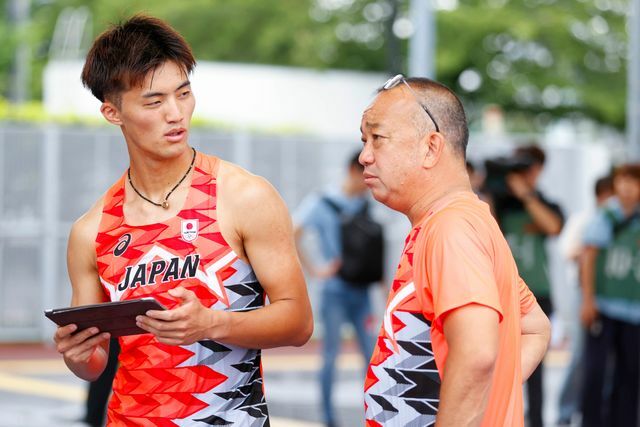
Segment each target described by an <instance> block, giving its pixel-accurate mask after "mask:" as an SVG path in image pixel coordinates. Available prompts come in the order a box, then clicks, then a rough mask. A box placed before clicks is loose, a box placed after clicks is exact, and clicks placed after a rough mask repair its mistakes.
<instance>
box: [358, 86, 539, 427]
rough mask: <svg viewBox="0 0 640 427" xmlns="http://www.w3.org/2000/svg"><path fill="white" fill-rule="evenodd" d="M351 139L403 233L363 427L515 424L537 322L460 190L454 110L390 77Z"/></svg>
mask: <svg viewBox="0 0 640 427" xmlns="http://www.w3.org/2000/svg"><path fill="white" fill-rule="evenodd" d="M361 131H362V141H363V143H364V146H363V149H362V152H361V154H360V162H361V163H362V164H363V165H364V178H365V182H366V184H367V185H368V186H369V188H370V189H371V191H372V193H373V196H374V197H375V198H376V199H377V200H378V201H380V202H382V203H384V204H386V205H387V206H389V207H390V208H392V209H395V210H397V211H400V212H402V213H404V214H405V215H407V217H408V219H409V220H410V221H411V224H412V227H413V229H412V230H411V232H410V233H409V236H408V237H407V240H406V244H405V249H404V252H403V254H402V258H401V260H400V264H399V267H398V271H397V273H396V276H395V279H394V281H393V284H392V287H391V291H390V294H389V298H388V302H387V308H386V310H385V313H384V317H383V324H382V328H381V330H380V335H379V337H378V341H377V344H376V348H375V350H374V353H373V357H372V358H371V362H370V364H369V370H368V373H367V379H366V382H365V407H366V423H367V424H366V425H367V426H372V427H373V426H382V425H384V426H421V427H424V426H432V425H438V426H456V427H459V426H479V425H482V426H487V427H489V426H491V427H497V426H504V427H507V426H508V427H518V426H523V425H524V415H523V408H522V382H523V380H524V379H526V378H527V377H528V376H529V375H530V374H531V372H533V370H534V369H535V367H536V366H537V365H538V363H539V362H540V360H541V359H542V357H543V355H544V353H545V350H546V348H547V344H548V340H549V323H548V319H547V318H546V316H545V315H544V313H543V312H542V310H541V309H540V307H539V306H538V304H537V303H536V300H535V298H534V297H533V295H532V294H531V292H530V291H529V289H528V288H527V286H526V285H525V283H524V282H523V281H522V279H520V278H519V276H518V271H517V268H516V265H515V262H514V259H513V256H512V255H511V252H510V251H509V246H508V245H507V242H506V241H505V239H504V237H503V236H502V234H501V232H500V229H499V228H498V224H497V223H496V221H495V220H494V219H493V217H492V216H491V212H490V210H489V207H488V205H487V204H486V203H484V202H481V201H480V200H479V199H478V197H477V196H476V195H475V194H474V193H473V192H472V190H471V186H470V183H469V177H468V175H467V172H466V170H465V152H466V146H467V140H468V129H467V124H466V118H465V114H464V110H463V107H462V104H461V103H460V101H459V100H458V98H457V97H456V96H455V94H454V93H453V92H451V91H450V90H449V89H448V88H446V87H444V86H442V85H440V84H439V83H436V82H433V81H431V80H428V79H405V78H404V77H402V76H401V75H399V76H396V77H395V78H393V79H391V80H389V81H388V82H387V84H385V86H384V87H383V89H381V91H380V93H379V94H378V96H377V97H376V98H375V100H374V102H373V103H372V104H371V105H370V106H369V107H368V108H367V109H366V110H365V112H364V114H363V117H362V125H361Z"/></svg>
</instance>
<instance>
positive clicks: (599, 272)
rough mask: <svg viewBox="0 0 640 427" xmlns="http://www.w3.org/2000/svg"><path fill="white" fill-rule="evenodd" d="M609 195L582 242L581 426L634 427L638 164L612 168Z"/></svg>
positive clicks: (639, 271) (639, 343)
mask: <svg viewBox="0 0 640 427" xmlns="http://www.w3.org/2000/svg"><path fill="white" fill-rule="evenodd" d="M613 191H614V197H612V198H611V199H610V200H609V201H608V202H607V203H606V204H605V205H604V206H603V207H601V208H600V209H599V210H598V213H597V215H596V216H595V218H593V220H592V221H591V222H590V223H589V224H588V226H587V228H586V230H585V234H584V239H583V240H584V247H585V249H584V253H583V255H582V262H581V268H580V280H581V284H582V295H583V297H582V309H581V320H582V323H583V325H584V327H585V328H586V329H587V334H586V342H585V349H584V390H583V399H582V425H583V426H584V427H596V426H597V427H600V426H611V427H623V426H625V427H626V426H637V425H638V383H639V376H640V263H639V262H638V259H639V258H640V247H639V246H638V242H639V241H640V165H638V164H626V165H622V166H620V167H618V168H616V170H615V171H614V176H613Z"/></svg>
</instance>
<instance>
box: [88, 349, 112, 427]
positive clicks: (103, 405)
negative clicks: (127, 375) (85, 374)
mask: <svg viewBox="0 0 640 427" xmlns="http://www.w3.org/2000/svg"><path fill="white" fill-rule="evenodd" d="M118 353H120V346H119V345H118V340H117V339H115V338H112V339H111V340H110V341H109V361H108V362H107V366H106V367H105V368H104V371H103V372H102V374H101V375H100V376H99V377H98V379H97V380H95V381H93V382H91V383H89V394H88V395H87V402H86V413H85V416H84V422H86V423H87V424H89V425H90V426H91V427H102V426H103V425H104V418H105V414H106V412H107V401H108V400H109V395H110V394H111V386H112V385H113V377H115V375H116V371H117V370H118Z"/></svg>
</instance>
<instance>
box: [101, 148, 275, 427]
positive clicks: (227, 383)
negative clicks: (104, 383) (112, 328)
mask: <svg viewBox="0 0 640 427" xmlns="http://www.w3.org/2000/svg"><path fill="white" fill-rule="evenodd" d="M219 163H220V161H219V160H218V159H217V158H215V157H210V156H206V155H203V154H201V153H198V154H197V156H196V161H195V165H194V169H193V176H192V182H191V187H190V189H189V193H188V196H187V199H186V201H185V204H184V207H183V209H182V210H181V211H180V212H179V213H178V214H177V216H175V217H173V218H171V219H168V220H167V221H164V222H161V223H156V224H148V225H142V226H131V225H127V224H126V222H125V219H124V214H123V203H124V195H125V176H124V175H123V176H122V177H121V178H120V180H119V181H118V182H116V184H115V185H114V186H113V187H111V188H110V189H109V191H108V192H107V194H106V195H105V198H104V208H103V212H102V220H101V222H100V229H99V232H98V236H97V238H96V251H97V262H98V273H99V275H100V281H101V283H102V286H103V288H104V290H105V291H106V293H107V294H108V295H109V297H110V299H111V301H122V300H128V299H136V298H142V297H148V296H151V297H154V298H155V299H157V300H158V301H159V302H160V303H162V304H163V305H165V306H166V307H167V308H169V309H171V308H174V307H176V306H177V305H178V303H177V302H176V301H175V299H174V298H173V297H171V296H170V295H169V294H168V293H167V291H168V290H169V289H172V288H175V287H177V286H182V287H184V288H186V289H189V290H191V291H193V292H195V294H196V295H197V296H198V297H199V298H200V301H201V302H202V304H203V305H204V306H205V307H209V308H211V309H214V310H229V311H246V310H253V309H256V308H259V307H262V306H263V305H264V301H265V297H264V291H263V289H262V286H261V285H260V284H259V283H258V281H257V279H256V276H255V274H254V272H253V270H252V268H251V266H250V265H248V264H247V263H246V262H244V261H242V260H241V259H240V258H238V256H237V255H236V254H235V253H234V251H233V250H232V249H231V247H230V246H229V245H228V244H227V242H226V241H225V240H224V238H223V237H222V234H221V233H220V227H219V224H218V222H217V220H216V218H217V213H216V173H217V170H218V165H219ZM120 346H121V353H120V357H119V368H118V372H117V374H116V377H115V379H114V382H113V396H112V397H111V401H110V402H109V408H108V425H110V426H125V425H126V426H206V425H226V426H268V425H269V417H268V413H267V406H266V402H265V399H264V392H263V382H262V368H261V359H260V356H261V355H260V351H259V350H252V349H245V348H240V347H237V346H233V345H228V344H222V343H219V342H216V341H210V340H205V341H199V342H196V343H194V344H191V345H186V346H174V345H167V344H162V343H160V342H158V340H157V339H156V338H155V337H154V335H152V334H144V335H134V336H127V337H122V338H120Z"/></svg>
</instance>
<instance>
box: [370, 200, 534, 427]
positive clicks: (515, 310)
mask: <svg viewBox="0 0 640 427" xmlns="http://www.w3.org/2000/svg"><path fill="white" fill-rule="evenodd" d="M409 236H410V238H408V245H407V247H406V248H405V252H404V253H403V260H402V261H401V267H402V266H403V265H405V267H403V268H402V270H403V271H402V272H400V269H399V274H400V273H401V277H400V278H401V279H402V283H400V282H399V281H398V279H399V276H398V275H396V280H394V286H392V291H391V293H390V296H389V303H388V305H387V313H386V315H385V319H386V318H387V317H388V318H389V320H387V323H388V324H389V325H393V326H394V327H392V328H389V327H387V328H385V325H383V327H382V328H381V332H380V337H379V338H378V342H377V346H376V349H375V351H374V355H373V357H372V361H371V364H370V366H369V372H368V375H367V385H366V386H365V388H366V389H367V390H366V392H367V396H366V397H365V401H366V403H367V407H366V410H367V424H368V425H371V426H375V425H386V426H395V425H403V424H402V423H406V422H411V421H413V420H416V419H421V418H420V417H423V418H422V420H423V421H421V423H422V424H425V422H426V420H427V419H430V420H432V421H435V419H434V418H435V417H434V418H431V417H433V416H435V415H436V413H437V406H438V403H439V399H438V400H436V398H435V397H434V396H433V395H432V396H429V397H428V398H426V397H422V399H423V400H424V402H422V404H420V402H419V400H420V396H418V395H416V394H415V393H413V395H408V394H407V393H406V390H407V388H406V387H404V388H403V387H398V384H400V383H402V382H403V380H400V381H398V378H400V377H399V375H398V374H397V373H398V372H400V373H401V374H402V376H403V377H404V378H412V377H413V378H418V377H419V375H418V374H417V372H418V371H420V369H422V370H424V371H425V373H424V374H423V376H424V378H428V371H429V370H428V369H425V366H427V365H426V364H423V366H419V367H418V368H420V369H416V368H415V367H414V368H413V369H411V370H408V369H406V367H404V366H403V369H399V370H398V369H397V368H398V366H397V363H398V361H399V360H403V361H402V364H403V365H407V362H406V360H410V359H409V358H406V357H405V358H398V357H397V355H399V354H401V353H402V352H403V351H405V349H407V348H409V347H408V345H407V344H406V343H407V337H414V336H415V337H418V336H419V334H420V332H423V334H422V335H423V336H422V337H421V340H422V341H425V337H424V335H425V334H429V336H428V337H427V338H426V341H427V342H428V345H426V344H424V342H423V343H421V344H420V347H421V348H428V349H429V350H431V349H432V352H428V353H426V354H425V360H426V361H428V357H427V356H428V354H431V355H432V357H433V359H434V360H435V365H436V366H437V370H438V373H439V375H440V377H442V375H443V372H444V370H445V365H446V359H447V353H448V346H447V342H446V339H445V337H444V333H443V329H442V319H443V316H444V315H445V314H447V313H448V312H450V311H452V310H455V309H457V308H460V307H463V306H466V305H468V304H480V305H483V306H486V307H490V308H492V309H494V310H495V311H496V312H497V313H498V314H499V318H500V324H499V350H498V357H497V360H496V365H495V369H494V373H493V379H492V385H491V391H490V396H489V402H488V406H487V410H486V412H485V416H484V419H483V423H482V425H483V426H492V427H495V426H505V427H506V426H509V427H519V426H523V425H524V416H523V407H522V373H521V364H520V336H521V330H520V317H521V316H522V315H523V314H526V313H528V312H529V311H530V310H531V309H532V308H533V306H534V304H535V297H534V296H533V294H532V293H531V292H530V291H529V289H528V288H527V286H526V284H525V283H524V282H523V281H522V279H520V277H519V276H518V271H517V267H516V265H515V262H514V260H513V256H512V255H511V251H510V249H509V246H508V244H507V242H506V241H505V239H504V237H503V236H502V233H501V231H500V229H499V227H498V224H497V223H496V221H495V220H494V218H493V217H492V215H491V213H490V211H489V207H488V206H487V204H486V203H483V202H481V201H480V200H479V199H478V197H477V196H476V195H474V194H473V193H470V192H459V193H454V194H451V195H448V196H446V197H445V198H443V199H441V200H440V201H439V202H438V203H436V204H435V205H434V206H433V207H432V208H431V209H430V211H429V212H428V214H427V215H426V216H425V218H424V219H423V220H422V221H420V223H418V224H416V226H415V227H414V229H413V230H412V231H411V233H410V235H409ZM409 243H410V244H409ZM405 258H406V259H407V260H406V261H405ZM409 267H410V268H409ZM416 308H419V312H418V313H416V311H417V310H415V309H416ZM406 312H411V313H412V314H413V317H414V318H424V319H425V320H426V325H427V326H426V327H425V324H424V323H421V322H413V321H412V322H411V323H408V322H407V321H406V319H407V317H406V315H405V313H406ZM401 319H402V322H401V326H395V325H398V324H400V323H399V321H400V320H401ZM412 325H415V326H416V327H418V329H416V330H413V331H411V330H407V329H410V327H411V326H412ZM419 328H424V331H420V329H419ZM398 337H404V338H402V340H401V341H399V339H398ZM394 353H395V354H394ZM413 357H415V356H413ZM394 363H395V364H396V366H393V365H394ZM385 365H386V366H385ZM383 366H384V369H381V368H382V367H383ZM393 369H396V370H397V371H398V372H396V373H395V374H390V375H388V376H386V375H381V372H383V371H384V372H391V371H392V370H393ZM407 372H410V373H411V375H408V374H407ZM385 382H386V384H385ZM394 382H395V383H394ZM413 383H416V381H413ZM428 384H430V385H429V387H430V388H431V389H432V394H433V393H434V391H433V388H434V384H436V382H435V381H431V382H429V383H428ZM437 386H438V387H439V382H438V383H437ZM394 393H397V394H398V395H399V399H398V398H397V397H398V396H392V395H393V394H394ZM435 393H436V394H438V393H439V391H436V392H435ZM372 405H373V406H374V408H372ZM426 408H432V409H435V410H434V411H433V412H436V413H434V414H433V415H432V416H431V417H429V418H427V417H426V415H427V414H428V413H430V411H431V410H432V409H426ZM412 411H415V412H416V413H409V414H407V412H412ZM433 412H431V413H433ZM427 425H429V423H428V422H427Z"/></svg>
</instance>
